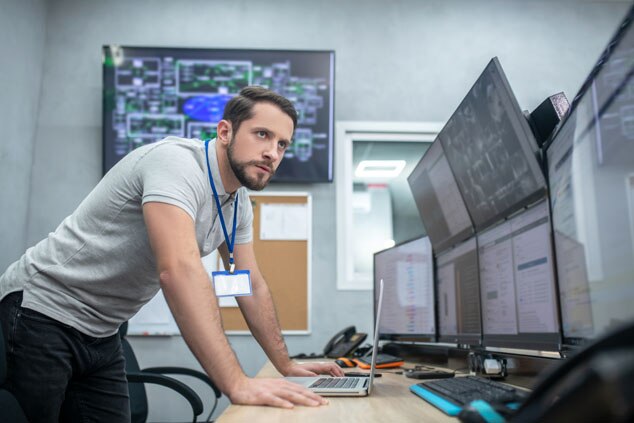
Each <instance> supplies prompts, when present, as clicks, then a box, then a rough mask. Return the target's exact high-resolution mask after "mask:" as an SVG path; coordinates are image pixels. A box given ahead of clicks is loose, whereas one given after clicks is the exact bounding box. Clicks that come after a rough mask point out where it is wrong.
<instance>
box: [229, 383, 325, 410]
mask: <svg viewBox="0 0 634 423" xmlns="http://www.w3.org/2000/svg"><path fill="white" fill-rule="evenodd" d="M228 396H229V399H230V400H231V403H232V404H243V405H270V406H273V407H281V408H293V407H294V406H296V405H305V406H308V407H316V406H319V405H325V404H328V401H327V400H326V399H325V398H322V397H320V396H319V395H317V394H315V393H313V392H311V391H309V390H308V389H306V388H304V387H303V386H300V385H298V384H296V383H292V382H289V381H287V380H284V379H264V378H261V379H260V378H258V379H249V378H245V379H244V380H243V382H242V383H240V384H239V385H238V386H236V387H235V389H233V392H231V393H230V394H229V395H228Z"/></svg>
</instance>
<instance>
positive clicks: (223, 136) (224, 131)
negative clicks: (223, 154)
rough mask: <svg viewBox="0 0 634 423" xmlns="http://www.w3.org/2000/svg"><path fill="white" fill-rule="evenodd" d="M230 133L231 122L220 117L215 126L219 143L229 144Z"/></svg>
mask: <svg viewBox="0 0 634 423" xmlns="http://www.w3.org/2000/svg"><path fill="white" fill-rule="evenodd" d="M231 134H232V129H231V122H229V121H228V120H225V119H222V120H221V121H220V122H218V126H217V127H216V135H217V137H218V140H219V141H220V142H221V143H223V144H225V145H229V143H230V142H231Z"/></svg>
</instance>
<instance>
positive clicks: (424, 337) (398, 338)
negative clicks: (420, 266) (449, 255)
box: [372, 235, 438, 342]
mask: <svg viewBox="0 0 634 423" xmlns="http://www.w3.org/2000/svg"><path fill="white" fill-rule="evenodd" d="M423 238H428V237H427V235H422V236H418V237H415V238H412V239H408V240H406V241H403V242H399V243H398V244H395V245H394V246H392V247H389V248H384V249H383V250H380V251H377V252H375V253H374V254H373V260H372V263H373V269H372V275H373V278H374V280H373V290H372V297H373V298H372V310H373V315H374V319H373V321H374V325H375V326H376V314H377V309H376V304H377V301H378V289H377V288H378V284H379V281H378V280H377V278H376V259H377V256H378V255H380V254H382V253H385V252H386V251H390V250H393V249H395V248H398V247H401V246H403V245H405V244H409V243H411V242H415V241H418V240H421V239H423ZM430 245H431V241H430ZM430 256H431V257H432V260H431V269H432V283H431V285H432V286H431V289H432V296H433V307H434V310H433V315H434V329H435V331H436V332H435V333H433V334H429V333H421V334H410V333H390V334H384V333H379V339H380V340H388V341H395V342H436V340H437V336H438V319H437V311H438V307H437V302H436V278H435V275H436V272H435V271H436V266H435V262H436V260H435V257H434V254H433V250H432V251H430ZM383 302H384V307H385V299H384V301H383Z"/></svg>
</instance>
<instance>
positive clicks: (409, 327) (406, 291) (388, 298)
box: [374, 237, 436, 341]
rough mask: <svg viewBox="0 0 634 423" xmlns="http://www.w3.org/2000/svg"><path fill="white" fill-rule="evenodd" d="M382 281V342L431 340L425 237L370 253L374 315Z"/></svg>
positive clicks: (429, 257)
mask: <svg viewBox="0 0 634 423" xmlns="http://www.w3.org/2000/svg"><path fill="white" fill-rule="evenodd" d="M381 279H383V289H384V296H383V310H382V312H381V322H380V326H379V330H380V333H381V338H382V339H392V340H412V341H413V340H420V341H430V340H435V336H436V324H435V310H434V261H433V254H432V249H431V243H430V242H429V238H428V237H422V238H418V239H414V240H411V241H406V242H404V243H402V244H399V245H396V246H394V247H392V248H388V249H386V250H383V251H379V252H378V253H375V254H374V288H375V289H374V293H375V298H374V300H375V304H374V315H375V316H376V307H377V303H376V301H378V298H377V295H378V292H379V289H378V287H379V281H380V280H381Z"/></svg>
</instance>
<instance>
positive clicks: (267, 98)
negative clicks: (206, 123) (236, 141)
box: [222, 85, 297, 134]
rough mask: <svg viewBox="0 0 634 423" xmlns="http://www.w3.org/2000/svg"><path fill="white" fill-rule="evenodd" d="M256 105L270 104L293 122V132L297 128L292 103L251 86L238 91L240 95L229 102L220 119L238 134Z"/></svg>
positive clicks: (250, 116) (251, 115) (264, 89)
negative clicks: (229, 124) (228, 123)
mask: <svg viewBox="0 0 634 423" xmlns="http://www.w3.org/2000/svg"><path fill="white" fill-rule="evenodd" d="M256 103H271V104H273V105H275V106H277V107H279V108H280V110H281V111H282V112H284V113H285V114H287V115H288V117H290V118H291V119H292V120H293V131H295V127H296V126H297V111H296V110H295V107H294V106H293V103H291V102H290V100H288V99H287V98H286V97H283V96H281V95H279V94H277V93H276V92H273V91H271V90H268V89H266V88H263V87H258V86H255V85H252V86H249V87H244V88H243V89H242V90H240V94H238V95H237V96H235V97H233V98H232V99H231V100H229V102H228V103H227V105H226V106H225V111H224V114H223V115H222V118H223V119H224V120H228V121H229V122H231V126H232V127H233V133H234V134H235V133H236V132H238V129H239V128H240V125H241V124H242V122H244V121H245V120H249V119H251V118H252V117H253V106H255V104H256Z"/></svg>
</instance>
